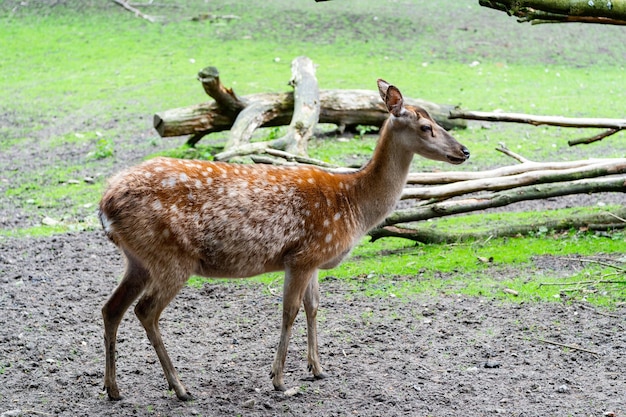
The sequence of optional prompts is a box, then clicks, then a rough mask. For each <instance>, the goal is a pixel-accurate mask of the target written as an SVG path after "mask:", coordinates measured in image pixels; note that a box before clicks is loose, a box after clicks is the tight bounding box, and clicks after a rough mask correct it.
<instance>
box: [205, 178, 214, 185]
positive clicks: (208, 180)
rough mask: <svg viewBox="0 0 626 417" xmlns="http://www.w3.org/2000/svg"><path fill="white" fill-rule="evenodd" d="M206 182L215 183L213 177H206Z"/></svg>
mask: <svg viewBox="0 0 626 417" xmlns="http://www.w3.org/2000/svg"><path fill="white" fill-rule="evenodd" d="M206 184H207V185H211V184H213V178H210V177H209V178H207V179H206Z"/></svg>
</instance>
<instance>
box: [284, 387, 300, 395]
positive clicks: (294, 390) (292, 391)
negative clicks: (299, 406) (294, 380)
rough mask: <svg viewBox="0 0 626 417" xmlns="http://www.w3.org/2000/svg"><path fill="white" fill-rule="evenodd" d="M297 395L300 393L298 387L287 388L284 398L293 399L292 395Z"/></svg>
mask: <svg viewBox="0 0 626 417" xmlns="http://www.w3.org/2000/svg"><path fill="white" fill-rule="evenodd" d="M299 393H300V388H299V387H293V388H289V389H288V390H287V391H285V397H293V396H294V395H297V394H299Z"/></svg>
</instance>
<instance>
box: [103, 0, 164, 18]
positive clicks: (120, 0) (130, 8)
mask: <svg viewBox="0 0 626 417" xmlns="http://www.w3.org/2000/svg"><path fill="white" fill-rule="evenodd" d="M113 3H115V4H117V5H118V6H122V7H123V8H125V9H126V10H128V11H129V12H132V13H135V16H139V17H141V18H143V19H146V20H147V21H148V22H152V23H154V22H156V19H155V18H154V17H152V16H149V15H147V14H144V13H142V12H141V11H139V10H138V9H136V8H134V7H133V6H131V5H130V4H128V2H127V1H124V0H113Z"/></svg>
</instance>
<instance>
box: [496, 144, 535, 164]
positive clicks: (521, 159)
mask: <svg viewBox="0 0 626 417" xmlns="http://www.w3.org/2000/svg"><path fill="white" fill-rule="evenodd" d="M496 151H498V152H502V153H503V154H505V155H507V156H510V157H511V158H513V159H515V160H517V161H519V162H521V163H525V162H532V161H531V160H530V159H526V158H524V157H523V156H522V155H519V154H517V153H515V152H513V151H512V150H510V149H509V148H507V147H506V145H505V144H504V142H500V143H499V144H498V147H497V148H496Z"/></svg>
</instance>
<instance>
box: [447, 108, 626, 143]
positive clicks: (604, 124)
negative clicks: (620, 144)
mask: <svg viewBox="0 0 626 417" xmlns="http://www.w3.org/2000/svg"><path fill="white" fill-rule="evenodd" d="M450 118H451V119H456V118H461V119H468V120H485V121H492V122H507V123H527V124H531V125H534V126H539V125H548V126H561V127H579V128H604V129H608V130H607V131H605V132H602V133H600V134H598V135H595V136H592V137H590V138H583V139H576V140H571V141H568V144H569V145H570V146H575V145H580V144H589V143H593V142H597V141H599V140H602V139H604V138H607V137H609V136H611V135H614V134H615V133H617V132H619V131H621V130H624V129H626V120H624V119H594V118H573V117H561V116H537V115H531V114H523V113H501V112H495V113H493V112H478V111H452V112H450Z"/></svg>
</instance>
